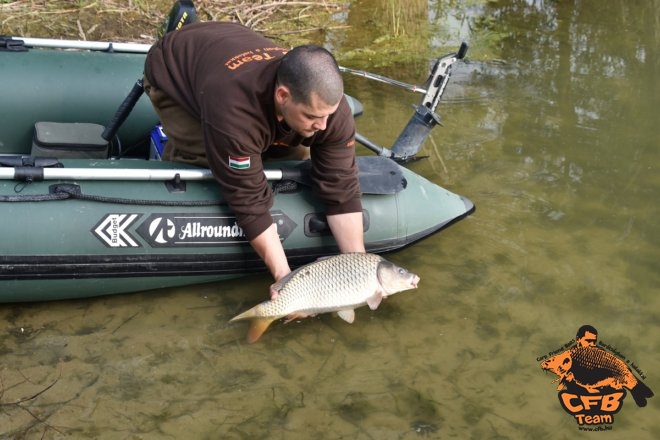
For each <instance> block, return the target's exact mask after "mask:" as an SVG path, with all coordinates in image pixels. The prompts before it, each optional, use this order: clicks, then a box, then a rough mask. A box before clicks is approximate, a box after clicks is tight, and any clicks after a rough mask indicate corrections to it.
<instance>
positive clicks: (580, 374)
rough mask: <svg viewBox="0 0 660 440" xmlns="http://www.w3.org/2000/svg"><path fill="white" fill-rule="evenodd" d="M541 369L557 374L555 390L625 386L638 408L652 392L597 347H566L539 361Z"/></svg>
mask: <svg viewBox="0 0 660 440" xmlns="http://www.w3.org/2000/svg"><path fill="white" fill-rule="evenodd" d="M541 368H543V370H546V371H552V372H553V373H555V374H556V375H557V376H559V378H558V379H556V380H555V381H554V382H557V381H560V383H559V386H558V387H557V389H558V390H561V389H562V388H563V387H564V385H568V384H574V385H577V386H579V387H582V388H583V389H585V390H586V391H587V392H589V393H597V392H599V391H600V390H602V389H604V388H607V387H609V388H612V389H615V390H620V389H621V388H624V387H625V388H628V389H629V390H630V394H632V396H633V399H635V403H637V406H640V407H641V406H646V398H649V397H653V391H651V389H650V388H649V387H648V386H646V385H645V384H644V383H643V382H642V381H640V380H638V379H637V377H635V375H634V374H633V373H632V371H630V369H629V368H628V366H627V365H626V363H625V362H623V361H622V360H621V359H619V358H618V357H616V356H614V355H613V354H610V353H609V352H607V351H605V350H603V349H601V348H598V347H594V346H587V347H577V346H575V347H572V348H569V349H568V350H566V351H564V352H562V353H559V354H558V355H556V356H553V357H551V358H550V359H548V360H546V361H543V362H541ZM554 382H553V383H554Z"/></svg>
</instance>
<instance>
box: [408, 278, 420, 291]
mask: <svg viewBox="0 0 660 440" xmlns="http://www.w3.org/2000/svg"><path fill="white" fill-rule="evenodd" d="M418 283H419V277H418V276H417V275H415V276H414V277H413V278H412V280H410V284H411V285H412V286H413V289H417V284H418Z"/></svg>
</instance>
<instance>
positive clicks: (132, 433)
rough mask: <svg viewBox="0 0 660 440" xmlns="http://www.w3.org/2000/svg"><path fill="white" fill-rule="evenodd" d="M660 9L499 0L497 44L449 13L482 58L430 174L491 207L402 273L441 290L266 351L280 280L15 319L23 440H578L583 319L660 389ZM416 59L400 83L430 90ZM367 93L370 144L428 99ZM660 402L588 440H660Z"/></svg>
mask: <svg viewBox="0 0 660 440" xmlns="http://www.w3.org/2000/svg"><path fill="white" fill-rule="evenodd" d="M639 3H641V2H628V1H624V0H611V1H609V2H607V4H606V5H607V6H602V4H600V3H597V2H590V1H575V2H532V1H528V2H523V1H507V2H491V3H489V6H488V7H487V8H483V9H479V8H471V9H469V13H470V16H471V17H473V18H474V17H494V21H495V22H489V20H486V19H483V20H482V21H481V22H480V23H481V25H480V26H481V27H479V26H477V25H474V26H471V27H468V26H465V25H464V23H463V25H462V24H461V23H462V22H461V21H460V20H459V19H457V18H456V17H457V16H459V15H460V14H457V10H451V11H445V13H446V14H445V15H446V16H445V15H443V14H441V13H439V12H438V11H435V10H434V12H433V16H434V17H436V16H438V17H445V18H444V19H445V20H446V22H447V23H449V24H448V25H447V29H446V35H447V38H446V39H445V41H449V45H450V47H454V46H455V47H458V43H459V42H460V40H461V39H464V38H465V39H468V40H470V42H471V43H472V48H471V51H470V52H469V54H468V55H469V56H470V55H471V54H475V55H474V58H471V59H469V60H468V62H467V63H463V64H457V65H456V68H455V70H454V76H453V77H452V81H451V82H450V85H449V88H448V90H447V93H446V95H445V96H446V100H445V101H444V102H443V103H442V104H441V106H440V107H439V109H438V111H439V112H440V114H441V116H442V119H443V123H444V127H438V128H436V129H435V130H434V133H433V139H432V140H430V141H429V142H428V143H427V145H426V147H425V149H424V151H423V153H424V154H425V155H428V156H429V158H428V159H427V160H424V161H420V162H416V163H414V164H411V165H410V167H411V168H412V169H414V170H415V171H416V172H418V173H420V174H422V175H424V176H425V177H427V178H429V179H431V180H433V181H435V182H437V183H439V184H441V185H443V186H445V187H447V188H448V189H450V190H452V191H454V192H457V193H460V194H462V195H465V196H467V197H469V198H470V199H471V200H473V201H474V202H475V204H476V206H477V211H476V212H475V214H474V215H473V216H471V217H469V218H468V219H466V220H463V221H461V222H459V223H457V224H455V225H453V226H451V227H450V228H448V229H447V230H445V231H443V232H441V233H440V234H437V235H434V236H432V237H430V238H428V239H426V240H424V241H422V242H420V243H418V244H416V245H414V246H412V247H410V248H407V249H405V250H402V251H399V252H396V253H393V254H390V255H389V256H388V258H389V259H391V260H392V261H394V262H396V263H398V264H401V265H403V266H405V267H407V268H409V269H410V270H413V271H415V272H416V273H418V274H419V275H420V276H421V279H422V281H421V283H420V287H419V289H417V290H415V291H410V292H406V293H402V294H399V295H396V296H394V297H393V298H390V299H388V300H387V301H386V302H385V303H384V304H383V305H382V306H381V307H380V308H379V309H378V310H376V311H373V312H372V311H370V310H368V309H367V308H362V309H359V310H358V311H357V313H356V322H355V323H354V324H353V325H349V324H347V323H345V322H344V321H342V320H340V319H338V318H337V317H335V316H332V315H322V316H320V317H318V318H314V319H308V320H305V321H302V322H294V323H291V324H287V325H282V324H278V325H275V326H274V327H273V328H271V329H270V330H269V331H268V332H267V333H266V335H264V337H263V338H262V340H261V341H259V343H257V344H255V345H245V344H244V342H243V336H244V333H245V327H246V326H245V324H235V325H231V326H229V325H227V320H228V319H229V318H230V317H231V316H233V315H235V314H236V313H237V312H238V311H242V310H244V309H245V308H247V307H249V306H251V305H253V304H255V303H257V302H259V301H261V300H263V299H265V297H266V291H267V287H268V285H269V284H270V280H269V279H268V277H267V276H255V277H249V278H245V279H239V280H233V281H228V282H222V283H217V284H209V285H203V286H195V287H192V288H181V289H170V290H163V291H158V292H148V293H137V294H133V295H123V296H116V297H106V298H98V299H90V300H84V301H65V302H55V303H49V304H27V305H3V306H0V317H1V318H2V322H1V324H0V329H1V331H2V339H1V340H0V356H1V359H2V361H1V364H0V379H1V382H0V390H1V392H0V405H1V406H0V432H1V433H3V434H0V437H8V438H12V437H19V436H20V434H21V433H27V438H41V436H42V434H44V433H45V435H44V438H110V439H113V438H121V439H152V438H154V439H155V438H159V439H160V438H196V439H203V438H209V439H211V438H213V439H215V438H236V439H242V438H245V439H248V438H249V439H258V438H264V439H266V438H268V439H297V438H301V439H302V438H314V437H316V438H329V439H334V438H350V439H417V438H459V439H463V438H474V439H485V438H497V439H503V438H511V439H517V438H524V439H527V438H534V439H537V438H539V439H540V438H543V439H569V438H576V437H578V436H579V435H580V434H581V433H580V431H578V424H577V423H576V420H575V419H574V418H573V416H571V415H569V414H568V413H567V412H566V411H564V410H563V409H562V407H561V406H560V404H559V401H558V399H557V390H556V388H557V383H555V384H551V382H552V381H553V380H555V378H556V376H555V375H554V374H553V373H545V372H543V371H542V370H541V367H540V365H539V362H540V360H541V359H542V358H543V356H546V355H548V353H550V352H554V351H557V350H559V349H562V348H563V346H564V345H565V344H569V343H570V342H571V341H572V340H573V339H574V338H575V333H576V331H577V329H578V328H579V327H580V326H582V325H584V324H590V325H593V326H594V327H595V328H596V329H598V332H599V334H598V339H599V341H600V342H602V343H603V344H605V345H609V350H610V352H616V353H617V354H618V355H620V356H623V357H625V359H626V360H630V361H631V362H632V363H634V364H635V365H636V366H638V367H639V370H640V371H642V373H643V375H644V383H646V384H647V385H648V386H649V387H650V388H651V389H652V390H654V391H656V392H657V391H658V390H659V389H660V381H658V375H659V374H660V354H659V353H660V347H659V343H658V341H660V331H659V328H658V323H659V321H660V320H659V312H660V300H659V299H658V296H657V293H658V291H657V286H658V285H659V284H660V276H659V275H658V272H659V271H658V269H659V268H660V267H659V263H658V262H659V261H660V225H659V224H658V221H657V219H658V217H659V216H660V212H659V205H658V194H659V190H660V173H658V163H660V145H659V144H660V124H658V122H659V121H658V117H657V110H656V109H657V108H658V107H659V106H660V93H658V86H657V78H658V76H659V75H660V61H659V59H658V55H657V47H658V45H659V44H660V24H659V23H660V19H659V16H658V14H659V11H660V4H658V2H657V1H651V2H644V3H643V4H639ZM370 6H372V4H371V3H369V2H360V3H358V4H357V6H356V7H361V8H368V7H370ZM601 6H602V7H601ZM458 12H460V11H458ZM457 23H458V24H457ZM468 29H471V30H468ZM493 34H497V35H500V36H501V37H500V38H501V39H497V40H493V39H492V35H493ZM479 42H482V43H483V44H484V45H486V44H488V45H489V46H488V48H487V49H484V48H479V47H478V43H479ZM440 53H445V51H443V50H440ZM414 64H415V65H414V67H415V70H413V69H412V67H413V66H410V68H408V69H406V68H405V67H401V66H398V67H396V68H394V67H392V68H391V70H390V71H387V70H381V71H380V72H381V73H385V74H393V75H396V77H399V78H401V79H404V80H406V81H411V82H412V81H416V80H415V78H419V75H418V72H419V69H418V67H419V64H420V63H414ZM422 64H423V63H422ZM419 80H420V79H418V80H417V81H419ZM347 88H348V91H349V92H351V93H352V91H355V93H352V94H355V95H356V96H358V97H359V98H360V99H361V100H362V101H363V103H364V104H365V107H366V113H365V115H364V116H362V117H361V118H360V119H359V121H358V124H359V125H358V128H359V130H360V132H362V133H363V134H365V135H367V136H369V137H370V138H372V139H373V140H375V141H377V142H380V143H382V144H385V145H387V143H388V140H389V141H391V140H392V139H394V137H396V135H397V134H398V131H399V130H400V129H401V128H402V127H403V125H404V124H405V121H406V120H407V118H408V117H409V115H410V113H411V105H412V104H415V103H416V102H417V100H418V97H417V96H411V93H410V92H407V91H403V90H398V89H393V88H392V87H388V86H387V85H380V84H373V83H366V84H365V80H363V79H355V78H347ZM637 376H638V377H640V376H639V373H638V374H637ZM659 402H660V400H658V397H657V396H656V397H653V398H651V399H649V402H648V406H646V407H645V408H639V407H637V406H636V405H635V403H634V401H633V400H632V398H631V396H630V394H629V393H628V397H627V398H626V399H625V401H624V406H623V408H622V409H621V411H619V412H618V413H617V414H615V416H614V423H613V424H610V425H607V426H609V428H611V429H610V430H609V431H607V432H599V433H590V434H587V435H590V436H594V437H596V436H598V437H600V436H603V437H604V438H631V439H632V438H635V439H653V438H658V437H660V424H659V422H658V418H657V414H658V408H659V407H660V403H659Z"/></svg>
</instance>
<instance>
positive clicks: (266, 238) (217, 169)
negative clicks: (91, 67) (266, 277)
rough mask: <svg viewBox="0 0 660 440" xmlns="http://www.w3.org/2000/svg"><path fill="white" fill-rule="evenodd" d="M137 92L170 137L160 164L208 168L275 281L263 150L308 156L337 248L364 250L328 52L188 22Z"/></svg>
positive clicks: (277, 255)
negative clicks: (148, 101)
mask: <svg viewBox="0 0 660 440" xmlns="http://www.w3.org/2000/svg"><path fill="white" fill-rule="evenodd" d="M144 88H145V91H146V93H147V94H148V95H149V97H150V99H151V101H152V103H153V105H154V108H155V109H156V112H157V113H158V116H159V117H160V120H161V123H162V125H163V129H164V131H165V133H166V134H167V136H168V142H167V145H166V148H165V151H164V152H163V159H164V160H173V161H179V162H187V163H192V164H197V165H200V166H205V167H209V168H210V169H211V170H212V172H213V175H214V177H215V178H216V179H217V181H218V182H219V184H220V187H221V189H222V192H223V195H224V197H225V199H226V200H227V203H228V204H229V206H230V208H231V209H232V211H233V212H234V213H235V215H236V219H237V222H238V225H239V226H240V227H241V228H242V229H243V231H244V232H245V234H246V236H247V238H248V240H249V242H250V244H251V245H252V247H253V248H254V250H255V251H256V252H257V254H258V255H259V256H260V257H261V258H262V259H263V261H264V263H265V264H266V266H267V267H268V269H269V270H270V272H271V274H272V275H273V277H274V278H275V280H276V281H278V280H280V279H281V278H282V277H284V276H285V275H287V274H288V273H289V272H290V271H291V269H290V267H289V264H288V261H287V259H286V255H285V254H284V249H283V248H282V244H281V242H280V240H279V236H278V234H277V228H276V226H275V224H274V223H273V220H272V217H271V216H270V213H269V209H270V208H271V207H272V204H273V195H272V192H271V188H270V186H269V185H268V182H267V180H266V178H265V176H264V173H263V166H262V155H264V153H265V154H266V155H273V156H282V155H284V156H286V155H287V152H291V151H292V152H294V153H299V152H301V151H302V152H303V153H306V152H308V154H309V156H311V162H312V171H311V176H312V180H313V189H314V191H315V193H316V194H317V195H318V197H319V198H320V199H321V200H322V201H323V202H324V203H325V206H326V214H327V219H328V224H329V226H330V229H331V231H332V233H333V235H334V237H335V240H336V241H337V244H338V246H339V250H340V251H341V252H364V251H365V248H364V238H363V232H362V227H363V226H362V205H361V201H360V188H359V182H358V177H357V165H356V161H355V123H354V120H353V116H352V114H351V110H350V108H349V106H348V103H347V102H346V99H345V98H344V95H343V82H342V78H341V74H340V72H339V68H338V66H337V63H336V61H335V59H334V57H333V56H332V55H331V54H330V53H329V52H327V51H326V50H325V49H323V48H320V47H318V46H301V47H296V48H294V49H292V50H291V51H288V50H287V49H284V48H282V47H280V46H278V45H277V44H275V43H274V42H272V41H270V40H268V39H266V38H264V37H263V36H261V35H259V34H257V33H255V32H253V31H252V30H250V29H248V28H246V27H244V26H241V25H239V24H236V23H218V22H204V23H194V24H190V25H187V26H184V27H183V28H181V29H180V30H177V31H176V32H171V33H169V34H167V35H165V36H164V37H163V39H162V40H160V41H159V42H158V43H156V44H155V45H154V46H153V47H152V49H151V50H150V51H149V54H148V56H147V60H146V63H145V77H144ZM266 152H267V153H266ZM282 152H284V153H285V154H282ZM275 294H276V293H275V292H271V296H274V295H275Z"/></svg>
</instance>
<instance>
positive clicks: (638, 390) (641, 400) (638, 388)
mask: <svg viewBox="0 0 660 440" xmlns="http://www.w3.org/2000/svg"><path fill="white" fill-rule="evenodd" d="M630 394H632V396H633V399H635V403H636V404H637V406H639V407H644V406H646V398H647V397H649V398H650V397H653V396H654V394H653V391H651V388H649V387H648V386H646V385H645V384H644V382H642V381H641V380H638V381H637V385H635V386H634V387H633V388H632V389H631V390H630Z"/></svg>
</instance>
